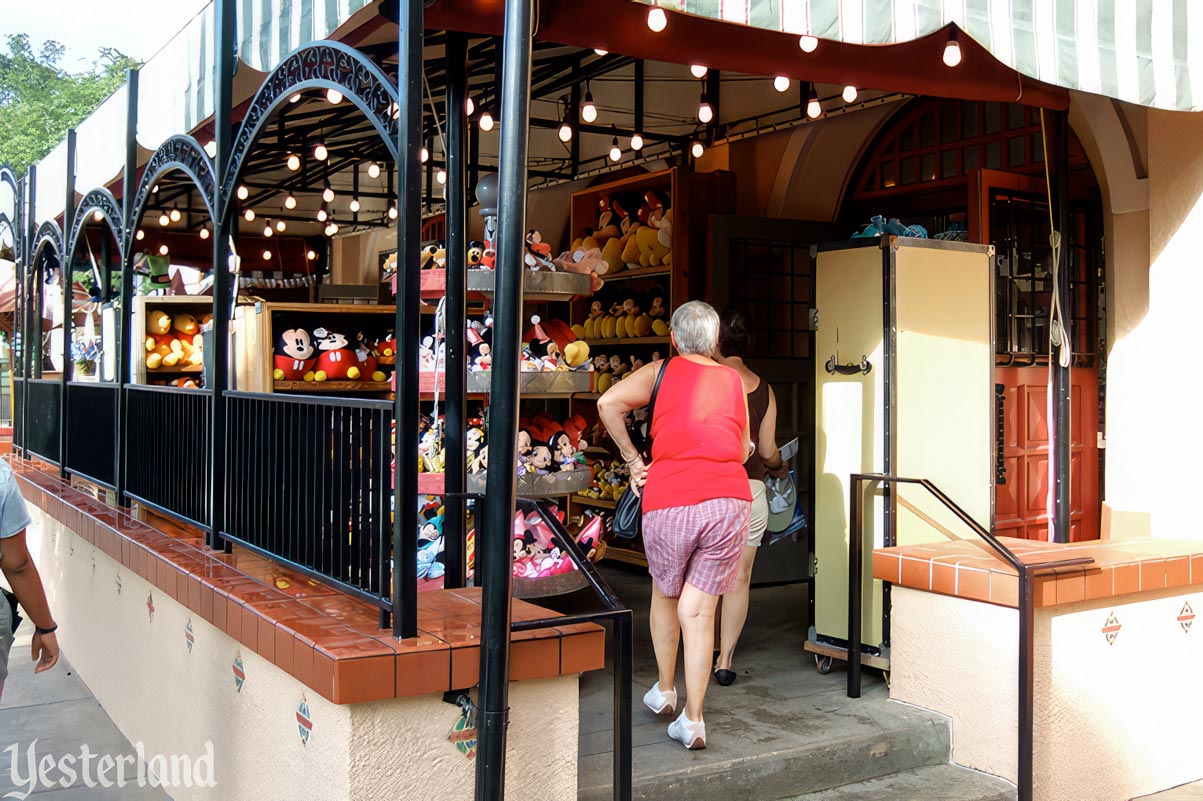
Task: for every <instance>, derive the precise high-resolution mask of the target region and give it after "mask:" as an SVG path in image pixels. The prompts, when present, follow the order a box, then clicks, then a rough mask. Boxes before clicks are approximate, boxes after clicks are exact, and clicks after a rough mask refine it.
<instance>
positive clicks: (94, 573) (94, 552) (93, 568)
mask: <svg viewBox="0 0 1203 801" xmlns="http://www.w3.org/2000/svg"><path fill="white" fill-rule="evenodd" d="M92 578H96V548H92Z"/></svg>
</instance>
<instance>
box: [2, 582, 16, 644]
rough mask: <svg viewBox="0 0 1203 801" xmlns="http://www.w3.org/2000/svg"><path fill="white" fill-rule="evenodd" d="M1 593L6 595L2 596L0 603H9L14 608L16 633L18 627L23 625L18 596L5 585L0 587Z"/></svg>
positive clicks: (13, 617) (14, 629) (13, 622)
mask: <svg viewBox="0 0 1203 801" xmlns="http://www.w3.org/2000/svg"><path fill="white" fill-rule="evenodd" d="M0 595H3V596H4V597H3V598H0V603H7V604H8V605H9V607H11V609H12V624H13V630H12V633H13V634H16V633H17V627H18V626H20V625H21V615H20V614H18V613H17V596H15V595H13V594H12V593H11V592H9V591H8V590H6V589H4V588H3V587H0Z"/></svg>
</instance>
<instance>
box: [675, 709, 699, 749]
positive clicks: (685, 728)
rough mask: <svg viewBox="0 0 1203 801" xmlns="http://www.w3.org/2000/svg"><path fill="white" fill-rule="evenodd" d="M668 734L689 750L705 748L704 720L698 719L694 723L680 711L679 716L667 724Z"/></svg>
mask: <svg viewBox="0 0 1203 801" xmlns="http://www.w3.org/2000/svg"><path fill="white" fill-rule="evenodd" d="M668 736H669V737H671V738H673V739H674V740H676V741H677V742H679V743H680V744H681V745H683V746H685V747H686V748H688V749H689V750H691V751H694V750H699V749H702V748H705V747H706V722H705V721H701V720H699V721H698V722H697V723H694V722H693V721H692V720H690V719H689V718H687V717H685V712H684V711H682V712H681V715H680V717H678V718H677V719H676V720H674V721H673V722H672V723H670V724H668Z"/></svg>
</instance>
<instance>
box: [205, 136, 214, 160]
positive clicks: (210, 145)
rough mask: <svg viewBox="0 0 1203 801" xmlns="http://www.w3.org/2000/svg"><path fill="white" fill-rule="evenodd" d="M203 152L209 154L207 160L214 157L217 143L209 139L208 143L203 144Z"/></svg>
mask: <svg viewBox="0 0 1203 801" xmlns="http://www.w3.org/2000/svg"><path fill="white" fill-rule="evenodd" d="M205 152H206V153H208V154H209V158H213V157H214V156H216V155H217V142H215V141H213V140H212V139H210V140H209V141H208V142H205Z"/></svg>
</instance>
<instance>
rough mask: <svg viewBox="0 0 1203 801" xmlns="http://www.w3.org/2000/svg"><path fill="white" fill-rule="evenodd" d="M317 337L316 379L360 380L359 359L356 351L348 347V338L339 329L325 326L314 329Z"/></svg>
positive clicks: (314, 375)
mask: <svg viewBox="0 0 1203 801" xmlns="http://www.w3.org/2000/svg"><path fill="white" fill-rule="evenodd" d="M313 335H314V336H315V337H317V349H318V357H317V370H315V371H314V373H313V379H314V380H315V381H346V380H351V381H358V380H359V379H360V377H361V375H362V374H361V373H360V370H359V359H357V358H356V357H355V351H353V350H351V348H350V347H348V343H347V338H346V336H344V335H343V334H340V333H338V332H337V331H330V330H327V329H325V328H315V329H313Z"/></svg>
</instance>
